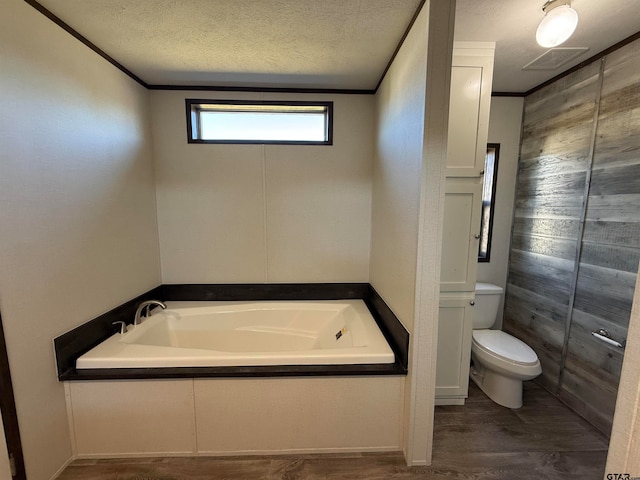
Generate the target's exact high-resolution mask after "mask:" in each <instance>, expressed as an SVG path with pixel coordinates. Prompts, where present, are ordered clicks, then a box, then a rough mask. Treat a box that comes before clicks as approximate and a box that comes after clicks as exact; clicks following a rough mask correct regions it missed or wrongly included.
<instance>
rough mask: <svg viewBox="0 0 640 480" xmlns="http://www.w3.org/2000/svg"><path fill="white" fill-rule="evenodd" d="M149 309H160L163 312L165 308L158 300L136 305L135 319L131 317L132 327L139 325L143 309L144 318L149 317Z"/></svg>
mask: <svg viewBox="0 0 640 480" xmlns="http://www.w3.org/2000/svg"><path fill="white" fill-rule="evenodd" d="M151 307H160V308H162V309H163V310H164V309H165V308H167V306H166V305H165V304H164V303H163V302H161V301H160V300H146V301H144V302H142V303H140V305H138V309H137V310H136V315H135V317H133V325H134V326H135V325H139V324H140V319H141V318H142V317H143V315H142V313H143V312H144V310H145V309H146V313H145V315H144V317H145V318H146V317H148V316H149V310H150V309H151Z"/></svg>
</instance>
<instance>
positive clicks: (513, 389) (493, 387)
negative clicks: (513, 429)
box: [469, 362, 522, 408]
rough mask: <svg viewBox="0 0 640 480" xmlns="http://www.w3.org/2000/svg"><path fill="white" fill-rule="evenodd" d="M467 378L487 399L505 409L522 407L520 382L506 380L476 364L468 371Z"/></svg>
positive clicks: (518, 380) (511, 379) (510, 379)
mask: <svg viewBox="0 0 640 480" xmlns="http://www.w3.org/2000/svg"><path fill="white" fill-rule="evenodd" d="M469 377H470V378H471V380H473V382H474V383H475V384H476V385H478V387H480V390H482V391H483V392H484V393H485V394H486V395H487V397H489V398H490V399H491V400H493V401H494V402H496V403H497V404H498V405H502V406H503V407H507V408H520V407H522V380H520V379H516V378H508V377H505V376H504V375H501V374H499V373H496V372H494V371H491V370H489V369H487V368H485V367H483V366H482V365H480V364H479V363H478V362H474V365H472V366H471V369H470V370H469Z"/></svg>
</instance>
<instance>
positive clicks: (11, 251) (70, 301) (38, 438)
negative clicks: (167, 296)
mask: <svg viewBox="0 0 640 480" xmlns="http://www.w3.org/2000/svg"><path fill="white" fill-rule="evenodd" d="M1 1H2V14H1V15H0V57H1V58H0V60H1V62H0V63H1V64H2V68H1V69H0V111H2V116H1V117H0V145H2V148H1V149H0V155H1V159H0V238H2V242H0V265H2V268H1V269H0V309H1V311H2V319H3V322H4V330H5V335H6V340H7V348H8V354H9V361H10V366H11V373H12V377H13V387H14V390H15V399H16V403H17V410H18V420H19V424H20V429H21V435H22V443H23V448H24V454H25V461H26V467H27V475H28V477H29V479H30V480H40V479H48V478H50V477H51V476H52V475H53V474H54V473H55V472H56V471H57V470H58V469H59V468H60V467H61V466H62V465H63V464H64V463H65V462H66V461H67V460H68V459H69V458H70V456H71V445H70V436H69V429H68V424H67V416H66V406H65V395H64V389H63V385H62V384H61V383H59V382H58V381H57V378H56V369H55V364H54V356H53V347H52V339H53V338H54V337H56V336H58V335H60V334H61V333H64V332H65V331H67V330H69V329H71V328H73V327H75V326H77V325H79V324H81V323H83V322H86V321H87V320H88V319H90V318H92V317H94V316H97V315H99V314H101V313H103V312H105V311H107V310H109V309H111V308H113V307H115V306H117V305H119V304H121V303H123V302H124V301H126V300H129V299H131V298H132V297H134V296H136V295H138V294H140V293H142V292H144V291H146V290H148V289H150V288H153V287H155V286H156V285H158V284H159V283H160V272H159V254H158V242H157V229H156V221H155V199H154V188H153V165H152V161H151V151H150V128H149V125H148V120H147V119H148V94H147V92H146V91H145V90H144V89H143V88H142V87H140V86H138V85H137V84H136V83H134V82H133V81H132V80H131V79H129V78H128V77H126V76H125V75H124V74H122V73H121V72H120V71H118V70H117V69H115V68H114V67H113V66H112V65H110V64H109V63H107V62H106V61H105V60H103V59H102V58H100V57H99V56H97V55H96V54H95V53H94V52H92V51H91V50H89V49H88V48H87V47H85V46H84V45H82V44H81V43H80V42H78V41H77V40H76V39H74V38H73V37H72V36H70V35H69V34H68V33H66V32H64V31H63V30H62V29H61V28H60V27H58V26H56V25H55V24H54V23H53V22H51V21H50V20H48V19H47V18H45V17H44V16H43V15H42V14H40V13H38V12H37V11H36V10H35V9H33V8H32V7H30V6H29V5H27V4H26V3H25V2H22V1H20V0H1Z"/></svg>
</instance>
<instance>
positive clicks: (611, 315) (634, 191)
mask: <svg viewBox="0 0 640 480" xmlns="http://www.w3.org/2000/svg"><path fill="white" fill-rule="evenodd" d="M639 47H640V43H639V42H635V43H633V44H630V45H628V46H627V47H625V48H623V49H621V50H618V51H617V52H614V53H613V54H611V55H609V56H608V57H607V59H606V63H605V69H604V72H603V83H602V94H601V100H600V111H599V114H598V125H597V130H596V143H595V149H594V155H593V172H592V175H591V187H590V190H589V201H588V203H587V212H586V214H587V215H586V216H587V220H588V222H587V225H586V226H585V235H584V237H583V244H582V256H581V258H580V267H579V270H578V282H577V291H576V297H575V303H574V315H573V318H572V322H571V331H570V335H569V343H568V352H569V354H568V357H567V362H566V366H565V373H564V379H563V384H562V387H561V398H563V399H565V401H567V402H568V403H569V404H570V405H572V406H579V407H580V408H582V411H581V412H580V413H582V414H583V415H584V416H585V418H587V419H588V420H590V421H591V422H592V423H593V424H594V425H596V426H597V427H598V428H600V429H601V430H603V431H605V432H609V430H610V429H611V424H612V421H613V412H614V410H615V401H616V395H617V388H618V382H619V380H620V371H621V368H622V357H623V351H622V349H619V348H616V347H612V346H609V345H606V344H604V343H602V342H600V341H598V340H597V339H595V338H594V337H593V336H592V335H591V334H590V333H591V331H593V330H596V329H599V328H605V329H607V330H608V331H609V332H610V333H611V335H612V336H613V337H614V338H616V339H619V340H621V339H623V338H625V337H626V335H627V327H628V323H629V317H630V315H631V304H632V302H633V292H634V288H635V282H636V276H637V268H638V261H639V260H640V248H639V245H638V242H639V239H638V235H637V234H638V230H639V227H640V208H639V206H640V48H639ZM594 226H595V227H597V232H598V234H597V236H596V235H593V233H594V230H596V229H594Z"/></svg>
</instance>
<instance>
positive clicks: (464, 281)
mask: <svg viewBox="0 0 640 480" xmlns="http://www.w3.org/2000/svg"><path fill="white" fill-rule="evenodd" d="M494 49H495V45H494V44H492V43H470V42H456V43H455V44H454V50H453V65H452V70H451V100H450V102H449V136H448V144H447V180H446V182H447V183H446V187H445V201H444V210H445V212H444V225H443V243H442V260H441V271H440V292H441V293H440V316H439V321H438V325H439V329H438V359H437V364H436V405H463V404H464V401H465V399H466V398H467V392H468V387H469V358H470V355H471V335H472V333H473V329H472V326H473V306H472V304H471V303H470V302H472V301H473V299H474V296H475V283H476V271H477V266H478V238H479V233H480V212H481V210H482V173H483V172H482V171H483V170H484V160H485V156H486V153H487V137H488V131H489V107H490V104H491V83H492V80H493V54H494Z"/></svg>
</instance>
